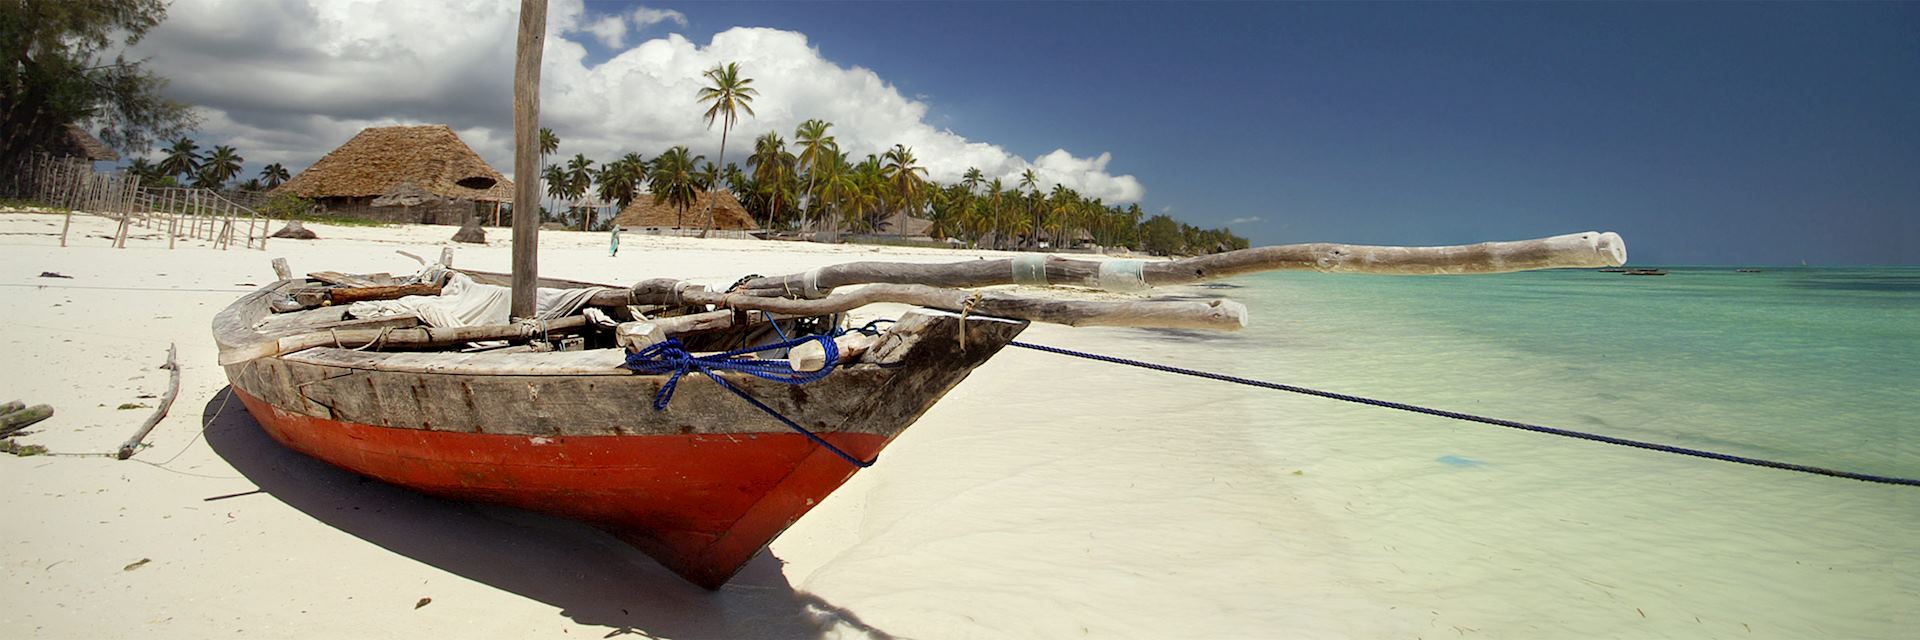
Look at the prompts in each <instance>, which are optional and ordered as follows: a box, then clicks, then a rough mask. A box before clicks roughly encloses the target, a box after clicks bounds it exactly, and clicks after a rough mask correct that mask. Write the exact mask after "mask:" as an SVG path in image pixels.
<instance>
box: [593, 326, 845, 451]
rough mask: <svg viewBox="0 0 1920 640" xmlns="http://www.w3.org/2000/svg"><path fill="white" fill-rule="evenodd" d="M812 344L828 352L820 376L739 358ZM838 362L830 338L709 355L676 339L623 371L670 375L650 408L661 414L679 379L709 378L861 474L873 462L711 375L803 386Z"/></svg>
mask: <svg viewBox="0 0 1920 640" xmlns="http://www.w3.org/2000/svg"><path fill="white" fill-rule="evenodd" d="M814 341H817V342H819V343H820V345H821V346H822V347H825V348H826V351H827V353H826V360H827V364H826V366H824V367H821V368H820V370H819V371H812V372H802V371H795V370H794V369H793V365H792V364H791V363H789V362H788V361H786V360H757V359H753V358H741V357H740V356H745V355H749V354H753V353H759V352H761V351H772V350H775V349H791V348H793V347H796V346H799V345H801V344H805V343H807V342H814ZM839 362H840V346H839V345H837V344H834V342H833V337H832V336H826V335H813V336H802V337H800V338H795V339H792V340H786V341H783V342H777V343H774V344H769V345H763V346H758V347H746V348H743V349H734V350H732V351H728V352H725V353H716V354H714V355H710V356H696V355H693V354H692V353H690V352H688V351H687V349H686V345H683V344H681V343H680V340H678V339H675V338H669V339H667V341H666V342H659V343H655V344H652V345H648V346H647V348H645V349H641V350H639V351H636V352H633V353H629V354H627V363H626V364H625V365H622V366H624V367H626V368H628V369H631V370H634V371H637V372H640V373H654V374H659V373H666V374H672V375H670V376H669V377H668V378H667V383H666V384H663V385H660V392H659V393H656V394H654V396H653V409H654V410H655V411H663V410H665V409H666V408H667V403H668V402H672V401H673V391H674V389H676V388H678V387H679V385H680V379H681V378H683V377H686V375H687V374H688V373H689V372H693V371H698V372H700V373H701V374H702V375H705V376H707V379H708V380H712V381H713V383H714V384H717V385H720V388H722V389H726V390H727V391H729V392H732V393H733V395H736V396H740V399H741V400H745V401H747V404H751V405H753V407H754V408H756V409H759V410H761V411H763V412H766V414H767V415H770V416H773V417H774V419H776V420H779V421H780V423H781V424H784V425H787V428H789V429H792V430H794V431H797V432H799V433H800V435H803V436H806V437H807V439H808V440H812V441H813V442H814V444H818V445H820V446H822V447H826V448H827V450H828V451H831V452H833V455H836V456H840V459H842V460H845V461H847V462H848V463H850V464H852V465H853V466H856V467H860V468H863V469H864V468H866V467H871V466H873V460H861V459H859V458H856V457H853V454H850V453H847V452H846V451H842V450H841V449H840V448H839V447H836V446H833V443H831V442H827V441H826V439H825V438H821V437H820V436H819V435H817V434H815V433H814V432H812V431H808V430H807V428H806V427H802V426H800V425H799V423H796V422H794V421H793V420H792V419H790V418H788V417H786V416H784V415H781V414H780V412H779V411H776V410H775V409H774V408H773V407H769V406H767V404H766V403H764V402H761V401H760V400H759V399H757V398H754V397H753V396H751V395H748V394H747V392H745V391H742V390H740V388H739V387H735V386H733V384H732V383H729V382H727V380H726V378H722V377H720V376H719V375H718V374H715V373H714V371H716V370H719V371H739V372H742V373H745V374H747V375H751V376H753V377H756V378H760V379H762V380H772V381H774V382H779V383H782V384H806V383H809V382H814V381H818V380H821V379H823V378H826V377H827V375H828V374H831V373H833V368H834V365H836V364H838V363H839ZM876 459H877V458H876Z"/></svg>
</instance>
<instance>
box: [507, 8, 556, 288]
mask: <svg viewBox="0 0 1920 640" xmlns="http://www.w3.org/2000/svg"><path fill="white" fill-rule="evenodd" d="M546 40H547V0H520V38H519V43H518V45H517V48H516V51H517V55H516V56H515V59H514V63H513V178H514V181H513V305H512V310H511V313H512V316H513V317H514V318H531V317H533V315H534V288H535V287H537V286H538V283H539V281H540V266H539V258H538V255H539V250H540V178H539V176H540V167H539V164H540V142H539V139H538V138H537V136H538V134H539V130H540V53H541V49H542V48H543V47H545V46H546Z"/></svg>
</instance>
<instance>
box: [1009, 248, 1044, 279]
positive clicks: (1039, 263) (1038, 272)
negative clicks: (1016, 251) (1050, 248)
mask: <svg viewBox="0 0 1920 640" xmlns="http://www.w3.org/2000/svg"><path fill="white" fill-rule="evenodd" d="M1013 283H1014V284H1030V285H1036V286H1042V287H1044V286H1047V254H1044V253H1035V254H1028V255H1023V256H1014V257H1013Z"/></svg>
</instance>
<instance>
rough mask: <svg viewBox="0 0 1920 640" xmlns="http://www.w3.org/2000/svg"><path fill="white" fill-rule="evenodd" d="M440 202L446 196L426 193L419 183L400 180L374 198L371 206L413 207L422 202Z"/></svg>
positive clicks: (444, 199)
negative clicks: (400, 181)
mask: <svg viewBox="0 0 1920 640" xmlns="http://www.w3.org/2000/svg"><path fill="white" fill-rule="evenodd" d="M441 202H446V198H442V197H440V196H436V195H433V194H431V193H428V192H427V190H426V189H422V188H420V185H417V184H414V183H411V182H402V183H400V184H397V185H394V186H393V188H392V189H388V190H387V192H386V193H383V194H381V195H380V197H378V198H374V199H373V206H376V207H414V206H419V205H422V204H439V203H441Z"/></svg>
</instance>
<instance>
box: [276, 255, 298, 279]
mask: <svg viewBox="0 0 1920 640" xmlns="http://www.w3.org/2000/svg"><path fill="white" fill-rule="evenodd" d="M273 275H274V277H275V278H277V279H280V280H292V279H293V267H290V266H287V259H286V258H274V259H273Z"/></svg>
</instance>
